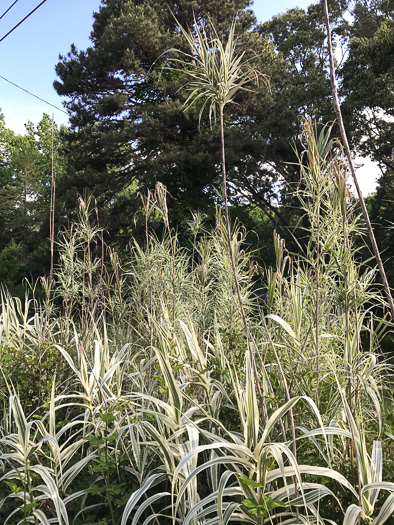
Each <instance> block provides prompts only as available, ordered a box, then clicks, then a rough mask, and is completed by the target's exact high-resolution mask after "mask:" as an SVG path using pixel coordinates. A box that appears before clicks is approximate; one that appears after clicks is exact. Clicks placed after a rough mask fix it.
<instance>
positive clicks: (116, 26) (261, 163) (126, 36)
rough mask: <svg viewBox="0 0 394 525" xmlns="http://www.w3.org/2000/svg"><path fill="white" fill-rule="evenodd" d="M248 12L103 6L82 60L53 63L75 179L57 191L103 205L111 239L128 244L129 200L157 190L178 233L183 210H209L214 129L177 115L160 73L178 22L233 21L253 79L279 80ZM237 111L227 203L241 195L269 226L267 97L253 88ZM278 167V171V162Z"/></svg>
mask: <svg viewBox="0 0 394 525" xmlns="http://www.w3.org/2000/svg"><path fill="white" fill-rule="evenodd" d="M249 3H250V2H249V1H248V0H210V1H202V2H196V1H195V0H184V1H182V2H170V3H168V2H164V1H160V0H155V1H153V2H149V3H147V2H140V1H137V0H123V1H121V2H119V1H117V2H114V1H111V0H107V1H103V2H102V6H101V9H100V11H99V12H98V13H96V15H95V23H94V27H93V32H92V35H91V37H92V46H91V47H90V48H89V49H88V50H86V51H84V52H79V51H77V49H76V48H75V47H74V46H73V47H72V49H71V51H70V53H69V54H68V56H67V57H62V58H61V61H60V63H59V64H58V66H57V69H56V71H57V74H58V75H59V77H60V81H57V82H55V87H56V89H57V91H58V93H59V94H62V95H66V96H68V97H69V100H68V102H67V103H66V106H67V108H68V110H69V112H70V115H71V125H72V129H73V133H72V134H71V135H70V139H71V140H70V151H71V154H72V155H73V156H74V158H75V164H74V165H75V170H76V173H75V177H73V178H71V179H69V180H68V181H66V185H67V186H70V185H71V186H72V187H73V191H74V192H75V190H77V189H78V188H81V189H82V188H84V187H88V188H89V190H90V191H92V190H93V191H94V192H95V195H96V196H100V197H102V203H103V207H104V208H105V205H106V203H110V208H111V210H110V211H111V213H112V216H113V217H114V220H116V224H117V226H118V232H119V234H120V235H121V234H122V233H125V234H127V228H128V225H129V224H130V213H131V211H132V203H133V198H132V196H133V195H135V194H136V190H137V189H138V190H141V189H144V188H149V187H152V186H153V185H154V183H155V181H156V180H160V181H161V182H163V183H164V184H165V185H166V186H167V188H168V190H169V192H170V194H171V195H172V199H171V201H170V202H171V205H172V207H173V210H172V216H173V217H174V216H175V218H176V219H177V221H178V223H181V222H182V221H181V219H182V218H183V217H184V216H185V209H188V208H189V209H190V208H192V209H196V208H199V209H202V210H207V209H208V208H209V207H211V208H212V206H213V204H214V203H215V202H216V201H217V197H216V193H215V190H216V188H218V187H220V169H219V161H220V154H219V151H220V148H219V132H218V129H217V128H216V127H215V126H213V127H212V128H211V123H210V122H209V119H208V117H205V116H204V117H203V119H202V121H201V122H200V123H199V118H198V115H199V110H200V108H199V107H198V106H196V107H194V108H192V109H191V110H190V111H189V112H187V113H185V112H184V111H183V109H184V108H183V105H184V103H185V100H186V97H187V94H186V93H185V92H184V91H183V90H182V89H180V88H181V87H182V86H183V85H184V83H185V79H184V76H183V75H182V73H181V72H173V71H172V72H171V71H169V70H167V69H165V68H164V69H163V66H164V65H165V64H166V61H167V59H168V56H169V52H168V50H169V49H173V48H177V49H179V48H181V49H185V50H187V49H186V48H185V46H186V42H185V41H184V39H183V38H182V35H181V33H180V31H179V29H178V22H179V23H180V24H181V25H182V26H183V27H186V28H192V27H193V25H194V23H197V24H199V25H201V24H204V21H205V20H207V19H208V18H209V19H210V20H212V21H213V23H214V24H215V26H216V27H217V28H218V30H219V31H221V32H226V31H227V30H228V28H229V27H230V25H231V22H232V20H233V19H234V18H236V22H237V27H236V31H237V34H238V35H239V46H242V47H243V49H245V51H246V52H247V53H249V54H250V56H251V57H253V58H254V60H255V67H256V68H257V69H258V70H259V71H261V72H262V73H265V74H267V75H268V76H269V77H270V78H273V77H274V76H275V75H276V76H278V74H279V72H280V71H281V70H282V69H283V67H284V64H283V61H282V58H281V57H280V56H278V55H277V54H276V53H275V52H274V48H273V45H272V44H271V43H270V42H269V39H268V37H261V36H260V35H259V34H258V32H257V31H256V30H255V25H254V24H255V22H256V20H255V18H254V16H253V13H252V12H251V10H249V9H248V7H249ZM236 102H237V104H234V105H233V106H232V108H231V113H229V115H228V122H226V129H227V133H228V139H227V143H228V164H229V166H228V167H229V180H230V185H231V187H230V199H231V198H233V200H238V201H239V197H240V195H243V194H245V197H246V198H247V199H248V201H253V202H254V203H256V204H257V205H258V206H260V207H261V209H262V210H263V211H264V212H265V213H266V214H267V216H268V217H269V218H270V220H272V222H274V223H276V221H277V219H278V207H277V204H276V200H275V197H276V194H277V189H276V187H275V182H276V181H277V180H278V177H279V172H278V170H277V169H272V165H273V164H275V155H276V158H278V157H279V155H277V152H275V151H274V148H273V147H272V140H271V138H272V135H273V134H272V132H271V130H267V126H266V125H265V123H266V121H267V113H269V117H268V119H269V121H270V122H272V120H273V115H272V113H273V112H274V111H275V108H273V107H272V96H271V94H270V93H269V91H268V90H267V89H266V86H263V85H262V86H261V87H260V88H259V89H258V91H257V92H256V93H243V94H241V95H240V96H239V97H238V98H237V99H236ZM286 148H287V151H291V148H290V147H288V146H286ZM290 158H291V160H293V157H291V156H290ZM272 159H274V160H272ZM286 160H288V159H286ZM280 162H281V165H282V166H284V163H283V157H282V156H281V158H280ZM269 164H271V166H270V165H269ZM80 191H81V190H80ZM119 209H121V210H122V213H120V212H119ZM125 210H127V211H126V212H125ZM279 216H280V213H279ZM122 219H124V221H122ZM107 220H108V219H107ZM108 227H109V228H110V229H111V224H110V223H108ZM125 238H127V235H125Z"/></svg>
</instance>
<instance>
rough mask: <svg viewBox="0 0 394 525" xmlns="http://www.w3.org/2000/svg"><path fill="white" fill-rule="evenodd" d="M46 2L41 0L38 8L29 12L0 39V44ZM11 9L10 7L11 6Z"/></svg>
mask: <svg viewBox="0 0 394 525" xmlns="http://www.w3.org/2000/svg"><path fill="white" fill-rule="evenodd" d="M46 1H47V0H43V1H42V2H41V3H40V4H38V6H36V7H35V8H34V9H33V10H32V11H30V13H29V14H28V15H26V16H25V18H23V19H22V20H21V21H20V22H18V23H17V24H16V25H15V26H14V27H13V28H12V29H11V30H10V31H8V33H7V34H5V35H4V36H3V37H2V38H1V39H0V44H1V42H2V41H3V40H5V39H6V38H7V36H8V35H10V34H11V33H12V32H13V31H15V29H16V28H17V27H19V26H20V25H21V24H23V22H24V21H25V20H27V19H28V18H29V16H31V15H32V14H33V13H35V12H36V11H37V9H39V8H40V7H41V6H42V5H43V4H45V2H46ZM11 7H12V6H11Z"/></svg>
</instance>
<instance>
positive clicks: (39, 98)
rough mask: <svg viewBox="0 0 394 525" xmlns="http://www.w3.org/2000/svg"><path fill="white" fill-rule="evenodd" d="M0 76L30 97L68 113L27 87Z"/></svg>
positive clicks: (0, 76)
mask: <svg viewBox="0 0 394 525" xmlns="http://www.w3.org/2000/svg"><path fill="white" fill-rule="evenodd" d="M0 78H1V79H3V80H5V81H6V82H8V83H9V84H12V85H13V86H15V87H17V88H18V89H21V90H22V91H24V92H25V93H27V94H28V95H31V96H32V97H35V98H37V99H38V100H41V102H45V104H48V105H49V106H52V107H53V108H55V109H57V110H58V111H61V112H63V113H65V114H66V115H68V113H67V111H64V109H61V108H59V107H57V106H55V105H54V104H51V103H50V102H48V101H47V100H44V99H43V98H41V97H39V96H38V95H35V94H34V93H31V92H30V91H28V90H27V89H25V88H23V87H21V86H18V84H15V82H11V80H8V79H7V78H5V77H3V76H2V75H0Z"/></svg>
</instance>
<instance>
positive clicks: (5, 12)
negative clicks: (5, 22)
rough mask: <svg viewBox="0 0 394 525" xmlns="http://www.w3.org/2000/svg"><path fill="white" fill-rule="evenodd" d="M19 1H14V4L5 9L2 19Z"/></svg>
mask: <svg viewBox="0 0 394 525" xmlns="http://www.w3.org/2000/svg"><path fill="white" fill-rule="evenodd" d="M18 2H19V0H15V2H14V3H13V4H11V5H10V7H9V8H8V9H6V11H4V13H3V14H2V15H1V16H0V20H1V19H2V18H3V17H4V16H5V15H6V14H7V13H8V11H10V10H11V9H12V8H13V7H14V5H15V4H16V3H18Z"/></svg>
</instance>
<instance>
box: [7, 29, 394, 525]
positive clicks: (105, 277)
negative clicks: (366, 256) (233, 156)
mask: <svg viewBox="0 0 394 525" xmlns="http://www.w3.org/2000/svg"><path fill="white" fill-rule="evenodd" d="M212 38H213V41H212V42H211V41H210V40H209V38H208V36H207V35H206V34H205V33H200V34H199V39H197V45H198V46H205V48H204V49H195V50H194V51H195V52H196V53H197V55H196V56H200V55H198V53H199V52H200V51H201V52H203V54H204V60H206V63H207V64H208V65H209V64H211V65H212V64H213V66H214V67H218V62H217V61H215V58H216V57H213V60H212V57H209V56H208V55H209V54H210V53H212V52H214V53H219V54H220V53H227V52H228V51H231V52H232V53H233V55H232V56H235V55H234V52H236V50H237V46H236V41H235V40H234V31H233V29H232V31H231V32H230V38H232V39H233V41H232V42H230V44H231V45H230V44H229V45H228V46H226V45H224V44H223V43H222V42H220V39H219V37H218V35H217V34H216V33H215V32H213V37H212ZM190 43H191V45H192V46H193V45H194V44H195V42H194V41H193V40H191V41H190ZM226 50H227V51H226ZM230 54H231V53H230ZM193 56H194V55H193ZM239 56H240V57H241V58H240V61H238V62H237V64H238V65H239V64H240V63H241V61H242V55H239ZM196 60H197V59H196ZM220 64H221V62H220V61H219V66H220ZM219 69H220V68H219ZM224 70H225V72H226V71H227V72H228V69H226V68H225V69H224ZM249 73H250V71H249ZM249 73H248V74H247V75H249ZM242 78H243V77H241V80H242ZM245 78H247V77H245ZM219 91H220V90H219ZM210 93H211V92H210ZM220 94H221V91H220V92H219V95H220ZM216 95H217V93H216ZM230 98H231V97H230ZM221 103H222V107H221V108H219V109H220V111H221V116H223V108H224V100H222V101H221ZM221 130H222V134H223V133H224V128H223V120H222V127H221ZM330 134H331V129H330V128H324V129H323V130H322V131H321V133H320V134H318V133H317V131H316V129H315V128H314V127H313V126H312V125H311V123H309V122H305V125H304V131H303V135H302V137H301V153H300V171H301V177H300V185H299V188H298V190H297V195H298V198H299V201H300V205H301V207H302V208H303V210H304V212H305V219H306V220H305V223H308V224H309V227H308V228H307V229H306V231H305V238H306V239H307V241H306V244H305V246H300V250H299V253H297V254H291V253H288V252H287V251H286V247H285V244H284V241H283V240H282V239H280V238H279V236H277V235H275V237H274V241H273V242H274V244H275V249H276V254H277V263H276V268H273V269H271V270H269V271H268V272H267V275H266V280H265V282H264V281H263V282H261V281H260V280H259V275H260V276H261V272H256V271H255V270H256V264H255V263H254V262H253V260H252V256H251V254H250V253H248V251H247V249H246V247H245V239H244V232H243V230H242V228H241V227H240V226H239V225H237V224H235V225H233V226H232V227H231V224H230V220H229V215H228V213H226V216H225V220H224V221H223V219H222V217H221V214H220V213H218V218H217V224H216V227H215V228H214V229H213V230H212V231H207V229H206V228H205V226H204V224H203V221H202V220H201V217H199V216H195V218H194V221H192V223H191V228H192V231H193V238H194V241H193V243H192V246H182V245H181V244H180V241H179V238H178V236H177V233H176V231H175V230H174V229H173V228H172V227H171V224H170V217H168V213H167V201H166V199H167V193H166V189H165V187H164V186H162V185H161V184H158V185H157V187H156V189H155V191H154V192H151V193H149V194H148V195H147V196H146V198H144V199H143V201H142V211H143V212H144V213H145V218H146V221H145V230H146V231H145V242H143V243H137V242H136V241H135V240H131V251H130V255H129V256H128V257H127V258H125V259H124V260H123V261H120V260H119V258H118V256H117V255H116V254H115V253H114V252H113V251H111V250H110V249H109V248H108V247H107V246H106V245H105V243H104V241H103V235H102V231H101V230H100V228H99V227H98V226H97V224H96V221H95V218H94V215H92V214H91V212H90V211H89V210H90V209H91V206H90V205H89V203H84V202H81V215H80V218H79V222H78V223H77V224H76V225H73V226H72V228H71V229H70V230H69V231H68V232H64V234H63V235H62V236H61V238H60V239H59V251H60V263H59V266H58V268H57V269H55V271H54V272H53V280H52V281H51V282H48V281H45V285H46V291H47V294H46V302H44V304H43V306H41V305H40V304H39V303H38V302H37V301H33V302H30V303H29V302H28V301H27V302H26V305H25V307H22V305H21V303H19V302H17V301H16V300H14V299H12V298H10V297H9V296H8V295H6V294H5V293H4V294H3V303H2V310H1V322H0V334H1V339H0V345H1V348H2V350H3V355H5V356H7V355H10V354H11V353H12V352H17V353H18V352H19V354H22V353H23V352H25V351H27V350H28V349H29V351H31V352H32V355H41V354H40V351H41V350H40V349H42V348H43V346H42V345H43V344H45V352H47V353H48V354H50V355H51V356H54V358H55V362H56V365H55V366H52V365H51V364H50V366H49V368H48V369H47V370H46V373H47V374H48V380H49V379H50V380H51V381H50V385H49V387H47V388H46V391H45V393H43V394H42V395H41V398H40V402H36V403H35V406H34V408H35V410H34V412H32V413H31V414H29V413H27V410H28V409H30V408H31V406H30V405H29V403H27V404H26V403H25V402H21V400H20V397H21V396H19V395H18V394H17V388H18V379H19V376H18V374H17V373H12V369H11V368H9V367H8V368H7V362H6V361H5V360H4V357H3V358H2V359H3V363H2V365H3V371H4V375H5V378H6V381H5V382H4V390H8V392H9V399H8V402H6V403H5V409H4V413H3V419H2V426H1V438H0V452H1V454H0V460H1V462H2V463H1V467H2V470H3V472H2V476H1V478H0V482H1V483H2V485H1V486H0V491H1V492H2V496H3V499H2V501H1V502H0V516H1V517H3V521H4V523H9V524H10V525H12V524H19V523H22V524H27V523H36V524H38V523H42V524H44V525H47V524H48V523H58V524H59V525H68V524H71V523H75V524H76V525H87V524H93V523H96V524H100V525H109V524H110V525H127V524H130V523H131V524H133V525H148V524H150V523H152V524H153V523H156V524H164V525H167V524H172V525H174V524H182V525H188V524H191V525H216V524H218V525H227V524H228V523H230V522H232V523H253V524H256V525H263V524H267V523H278V524H279V523H281V524H286V525H291V524H294V525H295V524H300V523H302V524H316V525H317V524H319V525H320V524H323V523H331V524H333V523H339V522H343V523H344V525H353V524H359V523H361V522H364V523H373V524H374V525H382V524H383V523H387V522H388V520H389V519H390V517H391V514H392V513H393V511H394V484H393V483H390V482H385V481H383V479H384V476H385V474H386V473H385V469H384V464H385V463H384V458H383V453H382V446H381V442H380V439H381V438H382V434H383V432H384V424H383V423H384V414H383V411H382V400H383V392H384V388H385V384H386V381H387V367H385V363H384V361H383V359H382V356H381V355H380V354H379V338H380V335H381V333H382V331H383V330H384V321H382V320H379V318H378V315H377V312H378V309H379V307H380V306H381V305H384V300H383V299H382V298H381V294H380V291H379V289H378V287H377V286H376V285H375V284H374V276H375V270H374V269H373V268H372V269H371V268H368V266H367V265H366V264H365V263H363V262H362V261H360V257H359V254H358V251H357V249H356V247H355V244H354V239H355V238H360V237H362V235H363V231H362V228H361V227H360V224H359V221H358V216H357V209H356V208H355V207H353V206H352V204H351V201H350V199H349V196H348V194H347V189H346V178H345V173H346V170H345V167H344V166H343V165H342V163H341V161H340V160H339V159H340V157H339V155H338V147H337V145H336V143H335V142H333V141H331V139H330ZM222 144H223V148H224V141H223V142H222ZM224 165H225V159H223V168H224ZM225 188H226V178H225V172H224V190H225ZM224 193H225V191H224ZM225 200H226V199H225ZM226 209H227V210H226V211H227V212H228V206H227V202H226ZM152 217H154V218H155V220H157V218H158V217H161V220H162V223H163V234H162V237H160V236H158V235H156V234H154V233H153V232H152V231H151V229H150V218H152ZM264 286H265V287H266V288H267V293H266V294H265V295H264V296H262V295H261V294H259V293H254V290H255V289H256V287H257V288H259V287H264ZM263 297H264V299H263ZM43 342H44V343H43ZM366 344H367V347H365V345H366ZM59 363H61V364H59ZM40 364H43V362H42V361H40ZM9 375H10V376H11V377H8V376H9ZM48 382H49V381H48ZM22 387H23V383H22ZM29 393H30V392H29ZM21 394H23V395H22V399H23V400H24V401H25V399H26V397H27V396H26V392H21ZM23 405H25V406H26V405H27V410H26V409H24V408H23ZM383 437H384V439H386V441H387V439H390V440H391V439H392V436H391V437H390V436H383ZM390 446H392V441H391V442H390Z"/></svg>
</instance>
